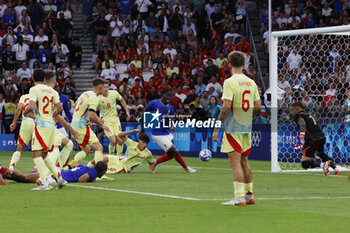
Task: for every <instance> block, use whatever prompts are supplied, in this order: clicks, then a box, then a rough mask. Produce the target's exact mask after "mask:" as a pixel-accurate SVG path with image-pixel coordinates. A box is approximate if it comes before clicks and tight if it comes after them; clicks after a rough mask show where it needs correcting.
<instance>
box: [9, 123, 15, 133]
mask: <svg viewBox="0 0 350 233" xmlns="http://www.w3.org/2000/svg"><path fill="white" fill-rule="evenodd" d="M15 129H16V123H12V124H11V125H10V130H11V132H12V131H14V130H15Z"/></svg>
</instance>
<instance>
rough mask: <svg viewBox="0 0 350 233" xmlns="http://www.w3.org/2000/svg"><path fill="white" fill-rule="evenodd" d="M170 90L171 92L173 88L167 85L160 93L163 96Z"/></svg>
mask: <svg viewBox="0 0 350 233" xmlns="http://www.w3.org/2000/svg"><path fill="white" fill-rule="evenodd" d="M169 92H171V89H170V88H167V87H166V88H164V89H163V90H162V92H161V93H160V94H161V95H162V96H163V95H166V94H168V93H169Z"/></svg>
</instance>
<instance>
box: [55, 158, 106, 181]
mask: <svg viewBox="0 0 350 233" xmlns="http://www.w3.org/2000/svg"><path fill="white" fill-rule="evenodd" d="M106 171H107V163H105V162H103V161H99V162H97V163H96V165H95V167H87V166H83V165H80V164H78V165H75V167H74V168H72V169H68V170H62V172H61V174H62V177H63V179H64V180H66V181H68V182H69V183H74V182H79V183H81V182H95V180H96V178H101V177H102V176H103V175H104V174H105V173H106Z"/></svg>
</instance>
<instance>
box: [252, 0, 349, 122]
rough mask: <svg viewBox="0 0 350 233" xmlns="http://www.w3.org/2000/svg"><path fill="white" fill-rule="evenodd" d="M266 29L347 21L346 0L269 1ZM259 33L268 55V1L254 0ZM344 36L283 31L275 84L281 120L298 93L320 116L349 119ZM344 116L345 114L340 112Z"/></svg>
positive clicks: (285, 116)
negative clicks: (279, 91)
mask: <svg viewBox="0 0 350 233" xmlns="http://www.w3.org/2000/svg"><path fill="white" fill-rule="evenodd" d="M272 2H273V4H272V8H273V14H272V20H273V21H272V30H273V31H279V30H295V29H305V28H317V27H327V26H337V25H347V24H349V23H350V18H349V16H350V14H349V13H350V2H349V1H342V0H322V1H315V0H313V1H306V0H284V1H274V0H273V1H272ZM260 3H261V8H260V13H259V17H260V26H261V27H260V33H261V35H262V40H263V45H264V51H265V53H266V55H267V56H268V43H269V41H268V37H269V32H268V5H267V1H265V0H263V1H261V2H260ZM349 42H350V40H349V36H347V35H341V36H340V35H338V36H335V35H333V36H331V35H314V36H304V37H301V36H298V37H294V36H290V37H284V38H282V39H281V40H279V42H278V87H279V88H280V89H282V90H283V91H284V97H283V99H281V100H280V102H279V103H280V105H279V108H280V111H279V113H280V117H279V119H280V120H281V121H282V122H285V123H288V122H291V121H292V118H291V117H290V114H289V104H290V103H291V100H292V99H293V98H294V99H295V98H301V97H303V98H304V100H305V102H306V104H307V109H308V111H309V112H311V113H313V114H316V115H318V116H320V117H321V118H322V117H323V119H332V118H333V119H336V120H337V121H338V122H343V121H345V122H346V123H348V122H350V119H348V118H349V116H350V108H349V107H350V105H349V104H350V92H349V91H348V89H349V87H350V84H349V82H350V72H349V71H350V63H349V55H350V48H349ZM344 116H345V117H344Z"/></svg>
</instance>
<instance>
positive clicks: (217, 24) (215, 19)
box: [210, 5, 225, 35]
mask: <svg viewBox="0 0 350 233" xmlns="http://www.w3.org/2000/svg"><path fill="white" fill-rule="evenodd" d="M210 18H211V20H210V26H211V28H212V30H215V31H216V32H217V33H218V34H219V35H223V31H222V23H223V22H224V21H225V17H224V14H223V13H222V12H221V10H220V7H219V6H218V5H216V6H215V7H214V12H213V13H212V14H211V17H210Z"/></svg>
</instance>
